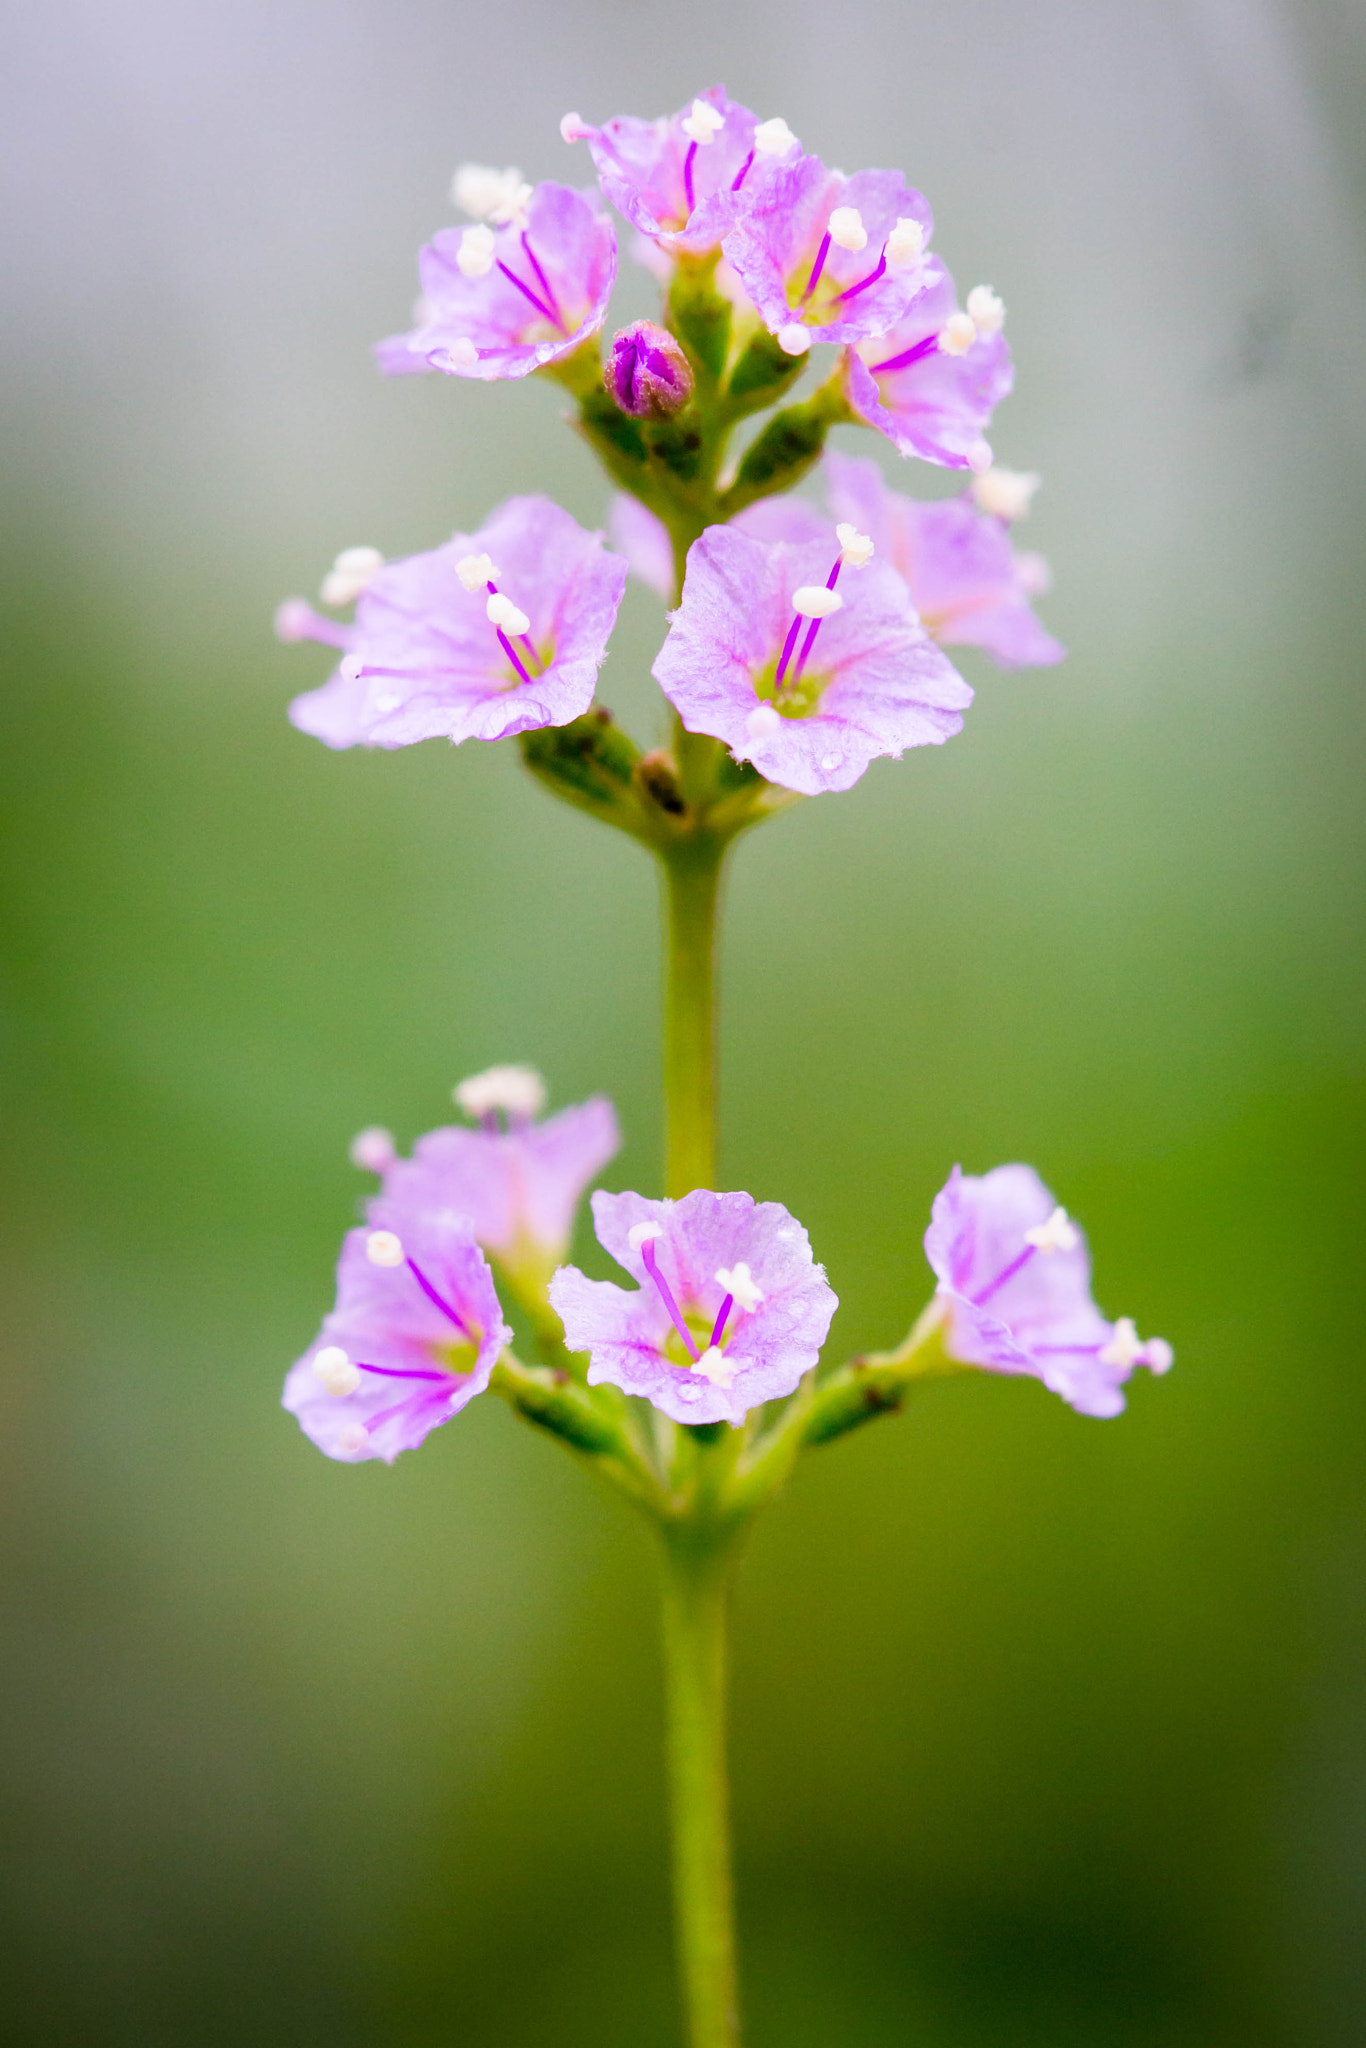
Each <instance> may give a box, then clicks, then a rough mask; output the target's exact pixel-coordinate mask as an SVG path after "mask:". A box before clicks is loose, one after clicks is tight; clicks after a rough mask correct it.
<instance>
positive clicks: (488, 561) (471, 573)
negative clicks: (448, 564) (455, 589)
mask: <svg viewBox="0 0 1366 2048" xmlns="http://www.w3.org/2000/svg"><path fill="white" fill-rule="evenodd" d="M455 573H456V575H457V576H458V577H459V578H460V581H461V582H462V583H463V584H464V586H465V588H466V590H483V589H485V588H486V587H487V585H488V584H490V583H496V582H497V581H498V578H499V576H500V574H501V573H502V572H501V571H500V570H499V569H498V568H496V567H495V565H494V562H493V558H492V556H491V555H462V556H461V557H460V560H459V561H458V562H457V563H456V565H455Z"/></svg>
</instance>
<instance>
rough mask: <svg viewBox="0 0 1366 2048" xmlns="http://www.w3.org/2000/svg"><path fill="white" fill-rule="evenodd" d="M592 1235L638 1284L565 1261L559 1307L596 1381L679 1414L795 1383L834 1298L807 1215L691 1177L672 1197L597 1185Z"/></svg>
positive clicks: (769, 1394)
mask: <svg viewBox="0 0 1366 2048" xmlns="http://www.w3.org/2000/svg"><path fill="white" fill-rule="evenodd" d="M593 1220H594V1222H595V1223H596V1225H597V1232H598V1241H599V1243H600V1244H602V1245H603V1246H604V1247H605V1249H606V1250H607V1251H609V1252H610V1253H611V1254H612V1257H613V1258H614V1259H615V1260H616V1262H617V1264H618V1265H619V1266H623V1267H625V1269H626V1271H627V1272H628V1273H629V1274H630V1275H631V1277H632V1279H633V1280H634V1281H635V1282H636V1286H635V1287H634V1288H632V1289H628V1288H624V1287H618V1286H616V1285H615V1284H614V1283H613V1282H612V1281H610V1280H589V1279H587V1278H586V1277H585V1276H584V1275H583V1274H582V1273H581V1272H580V1271H579V1270H578V1268H577V1267H576V1266H562V1267H561V1268H560V1270H559V1272H558V1273H557V1274H556V1275H555V1277H554V1279H553V1280H552V1281H551V1283H550V1300H551V1304H552V1306H553V1307H554V1308H555V1310H556V1312H557V1313H558V1314H559V1316H560V1317H561V1319H562V1321H563V1323H564V1331H565V1342H566V1343H567V1344H568V1346H569V1348H570V1350H571V1351H586V1352H588V1354H589V1360H590V1363H589V1367H588V1383H589V1385H590V1386H598V1385H601V1384H602V1383H603V1382H604V1381H606V1382H608V1383H609V1384H611V1385H612V1386H617V1387H620V1388H622V1390H623V1391H624V1392H625V1393H628V1394H640V1395H643V1396H644V1398H645V1399H646V1400H647V1401H653V1402H654V1404H655V1406H656V1408H662V1409H663V1411H664V1413H665V1414H666V1415H671V1416H672V1417H673V1418H674V1420H675V1422H730V1423H733V1424H735V1425H736V1426H738V1425H739V1424H740V1423H741V1422H743V1420H744V1418H745V1414H746V1411H747V1410H748V1409H750V1408H754V1407H757V1406H758V1405H759V1404H760V1403H761V1402H764V1401H773V1400H777V1399H779V1398H780V1397H781V1396H782V1395H785V1394H790V1393H792V1391H793V1390H794V1388H795V1387H796V1385H797V1383H798V1381H799V1380H800V1379H801V1377H802V1374H803V1373H806V1372H809V1371H810V1370H811V1368H812V1366H814V1365H815V1363H816V1360H817V1359H818V1357H819V1356H820V1348H821V1345H822V1344H823V1343H824V1342H825V1339H826V1336H827V1334H828V1332H829V1329H830V1318H831V1317H832V1316H833V1315H834V1313H835V1310H836V1308H837V1307H838V1305H839V1304H838V1301H837V1300H836V1297H835V1294H834V1293H833V1291H832V1289H831V1288H830V1287H829V1286H828V1285H827V1283H826V1278H825V1269H824V1267H822V1266H818V1265H817V1264H816V1263H815V1261H814V1260H813V1259H812V1256H811V1245H810V1242H809V1240H808V1238H807V1235H806V1232H805V1231H804V1230H803V1229H802V1227H801V1225H800V1223H798V1222H797V1221H796V1220H795V1218H793V1217H792V1216H790V1215H789V1214H788V1212H787V1210H786V1209H784V1208H782V1207H781V1206H780V1205H779V1204H778V1203H777V1202H756V1201H755V1200H754V1197H753V1196H752V1195H745V1194H731V1195H717V1194H713V1193H711V1191H710V1190H709V1189H707V1188H695V1189H694V1190H693V1192H692V1193H691V1194H690V1195H684V1197H683V1199H682V1200H681V1201H678V1202H652V1201H649V1200H647V1198H646V1197H645V1196H644V1195H636V1194H620V1195H609V1194H606V1193H604V1192H603V1191H602V1190H601V1189H600V1190H599V1191H598V1193H597V1194H595V1195H594V1197H593Z"/></svg>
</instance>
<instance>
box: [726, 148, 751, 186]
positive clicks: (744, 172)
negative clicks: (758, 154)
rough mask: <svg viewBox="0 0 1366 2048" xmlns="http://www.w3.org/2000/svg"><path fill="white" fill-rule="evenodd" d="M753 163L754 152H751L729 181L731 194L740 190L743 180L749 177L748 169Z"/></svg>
mask: <svg viewBox="0 0 1366 2048" xmlns="http://www.w3.org/2000/svg"><path fill="white" fill-rule="evenodd" d="M753 162H754V151H753V150H751V151H750V153H749V155H748V156H747V157H746V158H745V160H744V162H743V163H742V164H741V166H740V168H739V170H738V171H737V172H736V173H735V176H734V177H733V178H732V179H731V181H730V189H731V191H732V192H738V191H739V190H740V187H741V186H742V185H743V184H744V182H745V179H746V178H747V177H748V176H749V167H750V165H751V164H752V163H753Z"/></svg>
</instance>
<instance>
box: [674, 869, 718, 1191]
mask: <svg viewBox="0 0 1366 2048" xmlns="http://www.w3.org/2000/svg"><path fill="white" fill-rule="evenodd" d="M662 859H663V864H664V886H665V893H666V897H667V909H668V936H667V941H666V945H667V957H666V960H665V970H664V1161H665V1165H664V1191H665V1193H666V1194H668V1195H672V1196H674V1197H677V1196H679V1195H686V1194H688V1193H689V1192H690V1191H691V1190H692V1189H693V1188H710V1187H714V1186H715V1185H716V906H717V896H718V891H719V887H720V881H721V867H722V863H723V861H724V859H725V842H724V840H722V839H720V838H718V837H717V836H716V835H714V834H712V833H710V832H707V831H705V830H701V831H697V832H695V833H692V834H690V835H689V836H688V837H687V838H686V839H680V840H678V841H677V842H676V843H675V844H674V845H673V846H670V847H669V848H668V849H667V850H666V851H665V852H664V853H663V855H662Z"/></svg>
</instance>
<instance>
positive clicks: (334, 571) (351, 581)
mask: <svg viewBox="0 0 1366 2048" xmlns="http://www.w3.org/2000/svg"><path fill="white" fill-rule="evenodd" d="M383 567H384V557H383V555H382V554H381V553H380V551H379V549H378V548H343V549H342V551H341V553H340V554H339V555H338V557H337V559H336V561H335V562H334V563H333V564H332V567H331V568H330V569H329V570H328V572H327V574H326V576H324V578H323V584H322V591H321V593H320V595H321V597H322V601H323V603H324V604H350V603H352V602H353V600H354V599H356V598H358V597H359V596H360V594H361V592H362V591H363V590H365V589H366V588H368V586H369V585H370V584H371V583H373V582H374V580H375V578H376V576H378V574H379V572H380V570H381V569H382V568H383Z"/></svg>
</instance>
